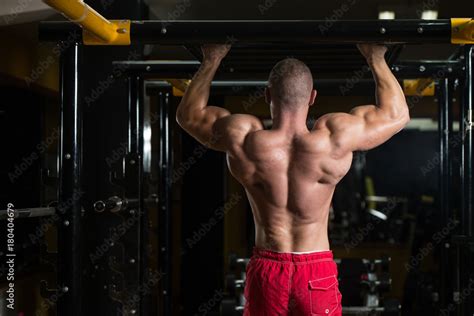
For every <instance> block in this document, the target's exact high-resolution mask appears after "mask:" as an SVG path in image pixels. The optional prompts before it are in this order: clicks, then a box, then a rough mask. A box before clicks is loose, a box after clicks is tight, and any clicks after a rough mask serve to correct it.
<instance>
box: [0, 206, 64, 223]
mask: <svg viewBox="0 0 474 316" xmlns="http://www.w3.org/2000/svg"><path fill="white" fill-rule="evenodd" d="M7 212H8V210H0V220H4V219H6V218H7V217H8V214H7ZM55 213H56V209H55V208H54V207H33V208H19V209H15V213H14V214H15V218H29V217H44V216H51V215H54V214H55Z"/></svg>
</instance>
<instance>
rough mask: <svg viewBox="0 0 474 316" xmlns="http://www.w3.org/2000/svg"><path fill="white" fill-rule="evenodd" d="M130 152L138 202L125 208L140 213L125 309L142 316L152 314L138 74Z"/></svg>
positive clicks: (129, 178)
mask: <svg viewBox="0 0 474 316" xmlns="http://www.w3.org/2000/svg"><path fill="white" fill-rule="evenodd" d="M128 84H129V86H128V91H129V96H128V97H129V99H128V153H127V155H126V156H125V165H126V167H125V192H124V194H125V196H126V197H127V199H130V200H133V201H135V203H134V205H126V206H125V208H127V209H128V210H129V213H130V214H131V215H132V216H135V212H133V211H132V210H135V211H138V214H139V220H138V221H137V223H136V226H135V228H134V229H133V230H130V234H131V236H130V238H127V240H128V241H130V242H131V244H130V246H131V247H133V248H134V249H133V250H132V249H130V250H129V254H128V255H129V256H130V260H129V262H134V261H135V260H134V259H135V258H137V259H138V260H137V261H138V262H137V264H136V266H135V265H134V266H131V267H130V269H127V273H128V274H129V275H128V276H127V277H126V279H127V286H128V287H129V290H128V291H127V293H128V295H130V296H129V299H130V301H133V302H134V303H133V304H132V305H130V306H125V307H124V308H125V311H124V312H125V313H131V314H136V315H141V316H147V315H149V307H150V304H149V298H150V295H149V294H150V293H148V292H147V291H143V287H144V285H145V284H147V277H148V256H147V254H148V252H147V249H148V248H147V247H148V212H147V208H146V206H145V205H144V203H143V202H144V201H143V196H144V195H143V165H142V164H143V159H142V158H143V79H142V78H141V76H139V75H133V76H130V77H129V78H128ZM134 295H138V296H139V297H140V301H139V302H136V300H133V297H134ZM135 303H137V304H135Z"/></svg>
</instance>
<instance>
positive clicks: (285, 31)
mask: <svg viewBox="0 0 474 316" xmlns="http://www.w3.org/2000/svg"><path fill="white" fill-rule="evenodd" d="M71 2H72V1H71ZM71 2H70V1H67V0H51V1H50V3H51V4H52V5H54V6H55V7H56V8H57V9H59V10H63V11H67V12H65V13H66V15H68V16H69V18H70V19H72V20H76V21H77V22H78V23H79V24H81V25H82V27H83V29H81V28H80V27H78V26H76V25H74V24H73V23H71V22H44V23H41V25H40V30H39V35H40V38H41V39H42V40H46V41H66V40H67V39H68V36H70V34H73V33H75V32H77V34H80V36H79V37H78V38H77V39H73V41H72V44H71V45H70V46H69V47H67V49H64V50H62V51H61V85H60V95H61V142H60V146H61V149H60V163H59V164H60V168H59V170H60V174H59V178H60V181H59V202H60V203H61V204H62V203H65V202H67V201H69V202H71V201H72V203H70V204H69V205H68V207H67V209H66V210H65V211H66V212H65V214H64V215H62V216H61V221H60V223H64V222H67V223H69V225H68V226H64V225H60V227H59V230H58V234H59V236H58V237H59V238H58V240H61V245H59V247H58V252H59V254H60V255H59V258H60V262H59V264H58V266H59V267H60V269H59V270H58V276H59V277H58V282H59V283H61V284H62V285H64V286H67V288H68V289H69V291H68V292H67V293H65V294H64V295H62V296H61V297H59V299H58V313H59V314H61V315H63V314H64V315H71V316H76V315H80V314H81V301H80V298H81V297H82V293H81V289H82V286H81V271H82V270H83V269H82V268H83V267H82V265H81V260H80V251H79V249H80V240H81V238H83V227H82V226H81V223H80V218H81V214H82V201H81V197H79V198H78V197H74V193H75V192H81V189H82V187H81V185H82V174H83V171H82V169H81V166H82V155H81V154H82V115H83V98H81V97H80V96H81V95H82V94H83V92H84V91H82V89H81V85H80V84H79V83H80V81H81V80H82V79H83V78H82V71H81V67H80V65H81V62H82V54H81V52H82V44H85V45H99V44H101V45H103V44H106V45H118V44H125V45H128V44H134V43H148V44H153V43H155V44H162V45H173V44H195V45H196V44H201V43H203V42H230V43H233V44H235V45H234V47H235V48H236V49H237V48H238V46H239V45H240V44H244V45H249V44H254V45H255V44H259V45H260V48H261V49H262V50H264V49H268V48H271V47H278V44H280V49H282V45H281V44H284V47H287V46H288V45H287V44H288V43H292V44H294V45H291V46H296V44H299V45H302V46H303V47H313V46H311V45H312V43H326V44H327V43H345V44H350V43H359V42H379V43H392V44H393V43H411V44H414V43H450V42H451V43H456V44H461V43H464V44H466V45H464V46H463V47H462V48H461V56H462V57H463V58H462V59H461V58H459V60H458V61H457V62H458V63H459V64H460V65H462V66H461V67H464V70H463V71H461V72H458V71H456V69H455V68H450V67H449V66H448V67H446V68H445V71H443V70H442V69H440V72H437V73H435V76H434V78H436V80H437V81H439V80H445V78H448V79H446V80H450V82H454V78H458V79H461V80H460V81H459V83H460V86H461V89H462V93H461V94H462V99H461V100H462V101H461V102H462V111H461V115H460V121H461V122H462V123H461V131H460V133H461V134H462V135H463V138H462V139H463V142H462V144H461V149H462V153H463V159H462V161H461V162H460V170H462V174H461V181H460V184H461V191H462V196H461V200H462V201H463V203H462V207H461V210H460V214H461V222H462V223H464V225H463V229H462V231H461V234H462V237H465V238H464V239H463V240H468V241H472V238H473V227H474V221H472V216H473V215H472V214H473V202H474V201H473V199H474V196H473V189H472V187H473V178H472V163H473V159H472V145H473V138H472V86H473V83H472V57H471V56H472V46H471V45H470V44H472V43H473V42H474V40H473V33H474V32H473V28H474V22H473V21H472V19H470V18H467V19H450V20H449V19H439V20H369V21H363V20H360V21H346V20H338V21H333V23H332V26H331V28H329V29H328V30H327V31H326V32H321V31H320V29H319V27H320V26H324V23H326V21H271V20H268V21H133V22H132V21H122V22H123V23H120V22H116V21H113V22H111V21H107V20H106V19H104V18H103V17H101V16H100V15H99V14H98V13H97V12H95V11H93V10H90V12H89V11H88V12H85V11H87V10H85V9H84V8H86V7H84V6H81V5H80V4H77V3H71ZM77 13H79V16H80V17H83V14H84V13H85V14H86V15H85V16H84V19H77ZM89 15H90V16H89ZM104 20H105V21H104ZM101 25H102V26H104V27H101ZM91 34H92V35H94V36H91ZM94 37H95V38H94ZM257 47H258V46H257ZM339 48H340V47H339ZM339 48H338V47H335V48H334V49H335V51H337V49H339ZM283 50H284V49H283ZM130 64H131V63H130ZM139 66H140V67H142V66H143V69H139V70H137V69H136V68H135V69H134V70H135V72H127V73H126V75H127V76H128V77H129V83H130V85H129V93H130V94H129V104H130V113H129V118H130V119H129V131H137V133H136V134H134V135H133V136H132V135H131V133H130V134H129V137H130V138H133V137H136V138H134V139H131V141H129V144H134V145H132V147H131V148H129V152H130V154H129V155H128V156H127V161H126V164H125V166H126V168H130V170H131V171H130V172H129V182H130V183H135V184H136V183H137V182H138V183H139V182H140V175H141V170H142V169H141V167H140V166H139V165H140V164H141V160H140V156H139V155H138V150H137V148H138V144H139V141H140V139H141V136H142V135H143V129H142V128H141V127H140V119H139V117H140V115H139V113H138V111H139V110H140V105H141V104H142V103H143V97H142V95H141V93H142V89H141V88H143V87H144V77H145V75H146V76H152V75H155V76H156V73H153V71H151V70H153V69H154V70H156V71H157V72H158V71H159V69H160V66H159V65H157V66H153V64H152V63H150V65H147V64H146V63H142V64H140V65H139ZM171 66H172V65H171ZM330 66H332V65H330ZM422 66H423V67H422ZM148 67H149V68H148ZM344 67H345V65H343V64H341V65H339V69H341V68H344ZM413 69H414V71H413V73H414V74H415V73H416V74H417V75H418V76H416V75H415V78H418V77H419V76H420V77H424V76H425V74H427V73H428V72H430V71H429V69H430V64H429V63H421V64H420V66H419V68H417V69H415V68H413ZM255 70H256V69H252V67H248V68H247V71H246V72H235V71H234V69H233V68H232V67H229V68H227V69H225V72H226V75H227V76H228V77H227V79H230V78H232V77H234V79H235V77H236V76H238V75H240V76H245V78H244V79H247V80H248V79H250V78H251V75H252V72H254V73H255V72H256V71H255ZM351 70H352V69H351ZM399 70H402V68H394V69H393V71H394V72H395V74H396V75H397V76H398V74H397V72H398V71H399ZM192 72H193V71H192ZM190 73H191V72H188V73H186V74H185V75H186V76H185V77H184V78H186V79H187V78H188V75H189V74H190ZM454 73H455V75H454ZM456 76H457V77H456ZM428 77H429V76H428ZM168 78H169V77H168ZM175 78H176V79H179V78H182V79H183V76H177V77H175ZM260 79H261V78H260ZM445 92H446V94H447V95H449V91H447V90H446V91H445ZM168 96H169V95H168V94H166V95H162V96H161V97H160V98H161V99H160V100H162V103H161V108H163V111H165V112H166V111H168V106H169V102H168ZM451 99H452V96H451V95H449V97H447V98H442V99H440V100H439V101H440V104H441V106H442V107H443V109H445V108H448V107H449V102H450V101H449V100H451ZM166 115H167V112H166ZM167 117H168V116H166V121H164V122H163V123H164V124H163V131H164V132H165V133H166V131H167V129H168V125H167V124H168V121H167ZM446 123H447V125H446V124H445V125H443V126H444V127H441V126H440V131H443V132H444V131H445V130H449V129H450V128H451V127H452V117H451V116H450V118H448V119H447V120H446ZM443 124H444V123H443ZM442 128H445V129H442ZM451 130H452V129H451ZM452 137H453V133H447V134H444V136H443V142H444V143H443V144H444V145H446V144H449V140H450V139H451V138H452ZM162 141H163V145H164V148H165V153H169V145H170V141H169V137H164V138H162ZM447 141H448V142H447ZM446 152H447V151H446V150H441V151H440V156H441V157H443V159H448V163H442V164H441V167H442V170H441V173H443V174H444V173H449V172H450V171H449V168H447V166H448V165H449V159H451V158H450V156H449V155H447V154H445V153H446ZM131 161H134V162H138V163H136V164H135V165H134V166H132V165H130V164H129V162H131ZM443 161H444V160H443ZM166 162H169V159H168V156H166V157H163V160H162V163H163V164H164V165H165V166H166V168H163V171H164V176H163V177H162V179H163V181H167V180H169V170H171V168H170V167H169V166H170V165H169V164H168V163H166ZM137 166H138V167H137ZM133 168H135V169H133ZM132 169H133V170H132ZM164 184H165V185H164V188H165V190H167V188H168V187H169V186H168V185H166V182H164ZM445 185H448V183H445ZM129 189H130V190H131V188H129ZM134 193H136V195H140V194H141V192H134ZM168 193H169V192H168ZM163 194H164V195H165V196H167V197H169V194H167V192H165V193H163ZM127 196H130V195H128V194H127ZM134 197H135V196H134ZM166 201H168V202H169V199H165V200H163V199H162V196H160V202H161V203H162V211H163V212H162V214H164V217H163V221H161V222H162V223H164V224H163V225H164V229H163V230H162V232H163V236H164V237H165V238H161V239H162V240H164V244H163V245H162V248H161V249H164V251H163V253H162V255H163V258H161V259H163V260H160V261H161V262H164V266H163V273H164V275H165V277H164V279H163V282H162V284H164V285H165V286H164V289H162V294H163V296H164V301H163V303H164V305H165V306H167V307H166V309H165V310H166V311H165V314H166V315H169V314H170V310H171V309H170V308H169V306H170V304H171V303H170V297H171V295H170V287H169V284H170V282H169V278H168V276H169V275H170V269H171V266H170V264H169V246H170V242H169V235H170V234H169V203H168V202H166ZM443 205H444V206H443V208H444V210H445V211H446V213H448V212H449V211H450V210H451V204H450V202H447V204H446V203H445V204H443ZM142 220H143V222H144V223H146V220H147V219H146V217H145V216H143V218H142ZM145 226H146V225H145ZM142 233H143V235H141V236H142V237H143V236H145V234H146V231H143V232H142ZM468 245H469V243H463V244H462V245H460V246H458V249H459V250H458V251H459V252H458V254H460V251H461V250H462V249H466V246H468ZM143 256H144V255H143ZM445 257H447V256H445ZM458 257H459V258H461V256H458ZM462 258H464V257H462ZM460 260H461V259H460ZM469 260H470V259H468V258H467V257H466V258H465V259H462V262H459V264H453V265H452V266H455V267H458V268H459V269H461V270H463V271H464V270H467V271H468V270H469V267H470V266H471V265H472V264H471V263H470V261H469ZM140 262H145V261H144V260H140ZM458 268H456V269H458ZM446 271H448V270H446ZM142 275H145V274H144V273H142ZM455 275H457V276H459V275H460V274H459V273H457V274H455ZM457 279H458V281H459V282H457V285H456V291H457V292H458V293H459V292H460V291H461V290H462V288H463V287H464V286H463V284H462V283H463V282H464V281H463V280H460V279H459V277H457ZM142 281H143V280H142ZM470 303H471V300H465V301H463V302H461V304H459V306H460V308H462V306H469V304H470ZM471 305H472V304H471Z"/></svg>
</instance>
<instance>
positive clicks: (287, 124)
mask: <svg viewBox="0 0 474 316" xmlns="http://www.w3.org/2000/svg"><path fill="white" fill-rule="evenodd" d="M307 117H308V110H306V109H302V110H300V111H292V112H289V111H274V113H273V118H272V119H273V126H272V129H273V130H283V131H286V132H288V133H289V134H300V133H307V132H308V128H307V126H306V119H307Z"/></svg>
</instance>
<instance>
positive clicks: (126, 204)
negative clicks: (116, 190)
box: [94, 195, 159, 213]
mask: <svg viewBox="0 0 474 316" xmlns="http://www.w3.org/2000/svg"><path fill="white" fill-rule="evenodd" d="M144 202H145V203H155V204H156V203H158V202H159V199H158V197H157V196H156V195H152V196H151V197H150V198H148V199H145V200H144ZM138 203H139V200H138V199H125V198H124V199H122V198H119V197H118V196H111V197H109V198H108V199H107V200H105V201H102V200H99V201H97V202H95V203H94V211H96V212H98V213H101V212H104V211H109V212H111V213H117V212H120V211H123V210H126V209H127V208H131V207H137V206H138Z"/></svg>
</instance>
